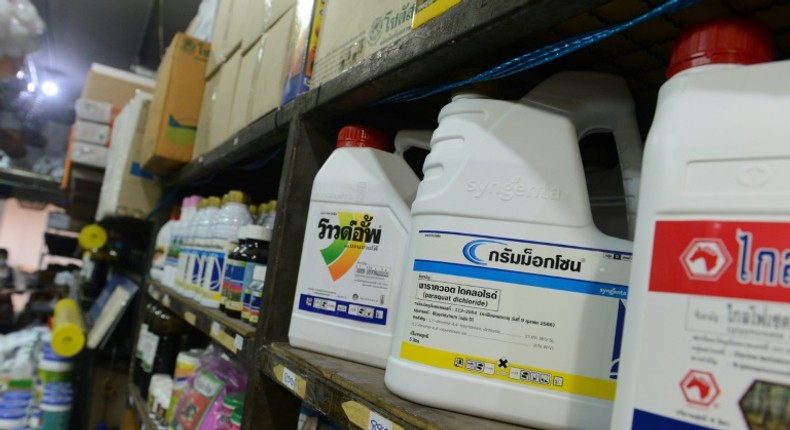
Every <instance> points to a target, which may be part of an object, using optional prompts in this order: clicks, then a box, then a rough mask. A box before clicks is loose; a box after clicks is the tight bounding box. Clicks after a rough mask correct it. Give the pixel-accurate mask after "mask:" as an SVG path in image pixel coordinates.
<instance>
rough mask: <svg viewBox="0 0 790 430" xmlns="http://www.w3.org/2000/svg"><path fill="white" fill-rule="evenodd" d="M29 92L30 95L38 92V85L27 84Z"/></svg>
mask: <svg viewBox="0 0 790 430" xmlns="http://www.w3.org/2000/svg"><path fill="white" fill-rule="evenodd" d="M27 91H28V92H30V93H32V92H35V91H36V84H34V83H32V82H28V83H27Z"/></svg>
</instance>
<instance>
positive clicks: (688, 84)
mask: <svg viewBox="0 0 790 430" xmlns="http://www.w3.org/2000/svg"><path fill="white" fill-rule="evenodd" d="M772 50H773V46H772V42H771V35H770V33H769V32H768V30H766V29H765V28H763V27H761V26H759V25H757V24H755V23H750V22H746V21H740V20H724V21H717V22H712V23H708V24H703V25H701V26H698V27H695V28H692V29H689V30H688V31H686V32H685V33H684V34H683V35H681V36H680V38H679V39H678V41H677V42H676V44H675V48H674V52H673V55H672V60H671V62H670V67H669V70H668V72H667V75H668V76H669V80H668V81H667V82H666V83H665V84H664V85H663V86H662V87H661V90H660V92H659V97H658V105H657V109H656V114H655V118H654V120H653V124H652V126H651V128H650V133H649V134H648V138H647V143H646V146H645V167H644V176H643V178H644V180H643V182H642V190H641V195H642V196H643V200H642V201H641V202H640V207H639V218H638V222H637V230H636V237H635V242H634V261H633V270H632V273H631V279H630V287H631V289H630V292H629V296H628V300H629V305H628V306H629V310H628V314H627V317H626V324H625V334H624V339H623V356H622V367H621V374H620V376H621V379H620V380H619V382H618V387H617V399H616V401H615V410H614V417H613V421H612V429H616V430H627V429H640V430H642V429H648V430H650V429H659V428H660V429H747V428H749V429H763V428H765V429H772V428H776V429H779V428H781V429H787V428H790V420H789V418H788V417H790V415H788V412H787V411H789V410H790V409H788V408H789V406H788V405H790V403H789V402H788V399H789V398H790V388H788V387H790V371H789V370H790V344H789V343H788V341H790V331H788V329H790V305H788V302H790V289H788V287H790V277H789V275H790V270H788V269H789V268H790V249H789V245H790V188H789V187H788V173H789V172H790V122H788V114H790V79H789V78H788V77H790V61H782V62H771V63H765V62H766V61H771V59H772V56H773V53H772ZM757 63H763V64H757Z"/></svg>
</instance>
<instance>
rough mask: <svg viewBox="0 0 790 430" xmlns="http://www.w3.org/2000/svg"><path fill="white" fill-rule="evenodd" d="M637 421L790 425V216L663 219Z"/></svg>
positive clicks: (645, 425)
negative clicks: (772, 219)
mask: <svg viewBox="0 0 790 430" xmlns="http://www.w3.org/2000/svg"><path fill="white" fill-rule="evenodd" d="M649 282H650V283H649V291H648V292H647V301H648V302H647V303H648V305H647V306H645V308H644V311H643V315H642V318H643V325H642V327H643V330H642V331H643V333H641V334H640V339H641V340H642V342H641V344H640V351H639V361H638V363H637V371H636V375H635V377H636V383H637V384H638V385H639V389H638V390H636V395H635V397H634V405H635V407H636V410H635V411H634V416H633V426H632V428H633V429H640V430H642V429H647V430H651V429H659V428H660V429H664V428H673V429H741V428H750V429H785V428H790V305H788V302H790V223H780V222H737V221H658V222H656V226H655V239H654V244H653V256H652V265H651V271H650V281H649Z"/></svg>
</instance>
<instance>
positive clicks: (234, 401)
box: [219, 391, 244, 429]
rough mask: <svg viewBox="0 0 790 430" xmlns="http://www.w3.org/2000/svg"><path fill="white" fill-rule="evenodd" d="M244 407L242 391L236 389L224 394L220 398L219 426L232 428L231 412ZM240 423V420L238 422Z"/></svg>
mask: <svg viewBox="0 0 790 430" xmlns="http://www.w3.org/2000/svg"><path fill="white" fill-rule="evenodd" d="M243 408H244V393H243V392H240V391H237V392H232V393H230V392H229V393H227V394H225V397H223V398H222V410H221V411H220V418H219V421H220V426H221V428H223V429H231V428H233V414H234V412H236V410H242V409H243ZM239 424H241V422H240V423H239Z"/></svg>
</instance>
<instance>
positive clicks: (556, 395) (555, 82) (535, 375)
mask: <svg viewBox="0 0 790 430" xmlns="http://www.w3.org/2000/svg"><path fill="white" fill-rule="evenodd" d="M595 131H611V132H612V133H613V134H614V137H615V141H616V144H617V147H618V151H619V154H620V161H621V168H622V174H623V177H624V178H625V182H624V189H625V191H626V195H627V209H628V211H629V212H630V213H631V214H632V217H633V213H635V205H636V192H635V190H636V189H637V187H638V182H639V168H640V163H641V144H642V143H641V138H640V135H639V131H638V129H637V126H636V121H635V118H634V111H633V101H632V99H631V96H630V94H629V92H628V89H627V87H626V85H625V83H624V82H623V80H622V79H620V78H618V77H616V76H611V75H604V74H597V73H562V74H559V75H555V76H554V77H552V78H550V79H548V80H546V81H544V82H543V83H541V84H540V85H539V86H538V87H536V88H535V89H534V90H533V91H532V92H530V94H528V95H527V96H526V97H525V98H524V99H523V100H521V102H520V103H514V102H508V101H500V100H491V99H487V98H482V97H481V96H478V95H459V96H456V97H454V99H453V101H452V103H450V104H449V105H447V106H445V107H444V108H443V109H442V111H441V112H440V114H439V127H438V128H437V129H436V131H435V132H434V134H433V137H432V139H431V153H430V155H429V156H428V157H427V158H426V160H425V164H424V165H423V173H424V175H425V176H424V179H423V180H422V182H421V183H420V186H419V189H418V192H417V197H416V199H415V200H414V204H413V206H412V223H411V240H410V249H409V251H408V259H407V263H406V266H405V267H406V273H405V274H404V276H403V288H402V290H401V304H400V312H399V315H398V321H397V324H396V329H395V334H394V336H393V344H392V349H391V352H390V357H389V361H388V362H387V370H386V376H385V382H386V385H387V387H388V388H389V389H390V390H392V391H393V392H394V393H395V394H397V395H399V396H401V397H404V398H407V399H409V400H412V401H416V402H419V403H423V404H427V405H430V406H435V407H439V408H444V409H451V410H456V411H460V412H463V413H468V414H473V415H480V416H483V417H488V418H492V419H496V420H502V421H509V422H514V423H518V424H522V425H529V426H535V427H539V428H546V429H606V428H608V427H609V422H610V418H611V407H612V401H613V399H614V395H615V378H616V374H617V366H618V358H619V338H620V328H621V324H622V319H623V314H624V312H625V298H626V294H627V281H628V274H629V269H630V258H631V247H632V244H631V242H629V241H627V240H623V239H617V238H614V237H609V236H606V235H604V234H603V233H601V232H600V231H599V230H598V229H597V228H596V226H595V225H594V224H593V219H592V215H591V209H590V202H589V198H588V192H587V186H586V184H585V175H584V169H583V166H582V162H581V156H580V153H579V139H580V138H581V137H582V136H584V135H586V134H588V133H590V132H595Z"/></svg>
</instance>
